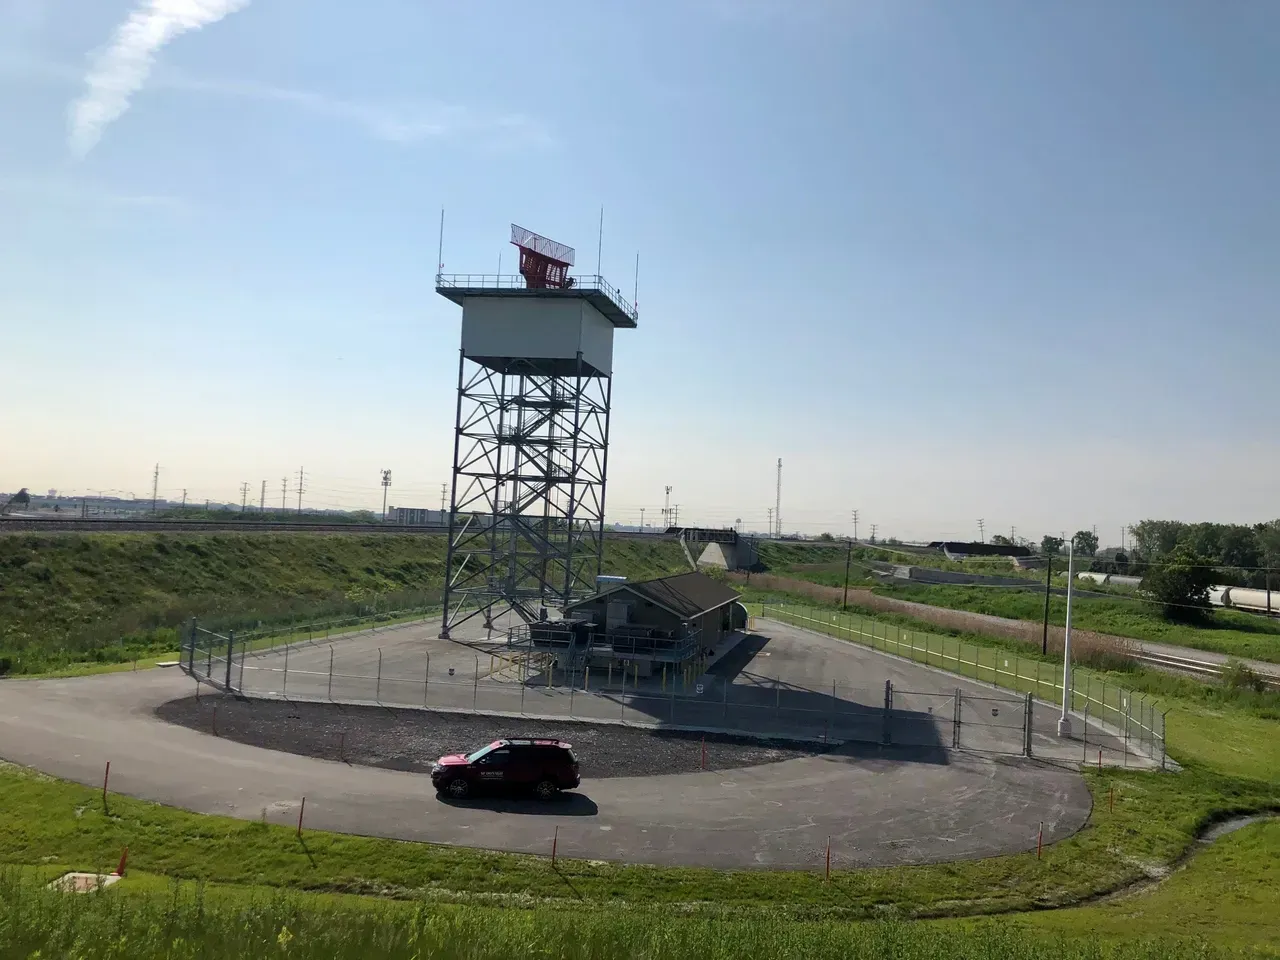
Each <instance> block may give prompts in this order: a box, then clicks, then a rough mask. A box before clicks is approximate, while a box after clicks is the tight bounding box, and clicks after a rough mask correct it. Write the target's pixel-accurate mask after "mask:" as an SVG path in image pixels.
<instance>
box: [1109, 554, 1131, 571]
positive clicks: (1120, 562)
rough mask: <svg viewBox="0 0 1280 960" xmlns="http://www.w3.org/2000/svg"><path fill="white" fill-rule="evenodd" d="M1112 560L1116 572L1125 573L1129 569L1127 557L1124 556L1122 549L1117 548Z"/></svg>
mask: <svg viewBox="0 0 1280 960" xmlns="http://www.w3.org/2000/svg"><path fill="white" fill-rule="evenodd" d="M1112 562H1113V563H1114V564H1115V565H1116V573H1127V572H1128V570H1129V558H1128V557H1127V556H1125V553H1124V551H1123V550H1117V551H1116V555H1115V557H1113V558H1112Z"/></svg>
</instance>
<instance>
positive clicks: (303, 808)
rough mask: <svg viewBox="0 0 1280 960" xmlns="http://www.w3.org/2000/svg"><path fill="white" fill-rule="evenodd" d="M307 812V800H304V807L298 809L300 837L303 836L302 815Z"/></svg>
mask: <svg viewBox="0 0 1280 960" xmlns="http://www.w3.org/2000/svg"><path fill="white" fill-rule="evenodd" d="M306 812H307V798H306V797H303V798H302V806H300V807H299V808H298V836H299V837H301V836H302V815H303V814H304V813H306Z"/></svg>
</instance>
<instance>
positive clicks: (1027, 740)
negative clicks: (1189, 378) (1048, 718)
mask: <svg viewBox="0 0 1280 960" xmlns="http://www.w3.org/2000/svg"><path fill="white" fill-rule="evenodd" d="M1034 711H1035V706H1034V702H1033V701H1032V699H1031V694H1029V693H1028V694H1027V706H1026V709H1025V710H1024V711H1023V713H1022V755H1023V756H1024V757H1029V756H1031V721H1032V719H1033V717H1034Z"/></svg>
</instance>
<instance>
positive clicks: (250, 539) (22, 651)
mask: <svg viewBox="0 0 1280 960" xmlns="http://www.w3.org/2000/svg"><path fill="white" fill-rule="evenodd" d="M444 559H445V540H444V538H443V537H437V536H421V535H395V534H370V535H346V534H332V535H325V534H305V533H302V534H288V533H280V534H260V533H258V534H253V533H245V534H240V533H215V534H182V533H177V534H147V533H139V534H77V533H68V534H53V535H46V534H16V535H11V536H5V537H0V675H2V674H4V673H6V672H7V673H10V674H19V675H21V674H26V675H30V674H37V673H47V672H56V671H62V672H68V671H69V672H85V670H86V669H89V668H90V667H97V668H108V669H109V668H111V667H112V666H113V665H114V666H117V667H119V666H122V665H128V668H131V667H132V664H133V662H134V661H135V660H140V661H142V662H143V663H146V662H154V660H155V659H156V658H157V657H163V656H164V655H170V654H172V652H173V651H175V650H177V648H178V645H179V638H178V629H179V626H180V625H182V624H184V623H187V622H189V621H190V618H191V617H193V616H194V617H199V618H200V620H201V622H202V623H203V624H205V625H206V626H209V627H211V628H214V629H219V630H224V629H236V630H242V629H246V628H254V627H258V626H259V625H267V626H279V625H287V624H290V623H302V622H309V621H318V620H322V619H333V618H339V617H346V616H352V615H355V614H366V615H367V614H369V613H371V612H372V611H374V610H380V611H395V610H407V609H424V608H427V607H429V606H431V605H432V604H434V603H437V602H438V599H439V595H440V586H441V583H442V582H443V576H444ZM605 562H606V566H607V568H608V569H609V570H610V571H613V572H617V573H620V574H623V575H625V576H629V577H633V578H641V577H649V576H659V575H661V574H664V573H676V572H682V571H684V570H686V569H688V566H687V564H686V563H685V561H684V555H683V553H682V552H681V550H680V547H679V545H678V544H677V543H674V542H672V541H658V542H653V543H646V542H637V541H635V540H606V541H605Z"/></svg>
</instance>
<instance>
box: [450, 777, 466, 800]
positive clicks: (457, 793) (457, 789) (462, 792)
mask: <svg viewBox="0 0 1280 960" xmlns="http://www.w3.org/2000/svg"><path fill="white" fill-rule="evenodd" d="M445 789H446V790H447V791H448V793H449V796H451V797H453V799H455V800H462V799H464V798H465V797H466V796H467V794H469V793H470V792H471V784H469V783H467V781H465V780H463V779H462V778H461V777H455V778H454V779H452V780H450V781H449V785H448V786H447V787H446V788H445Z"/></svg>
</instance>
